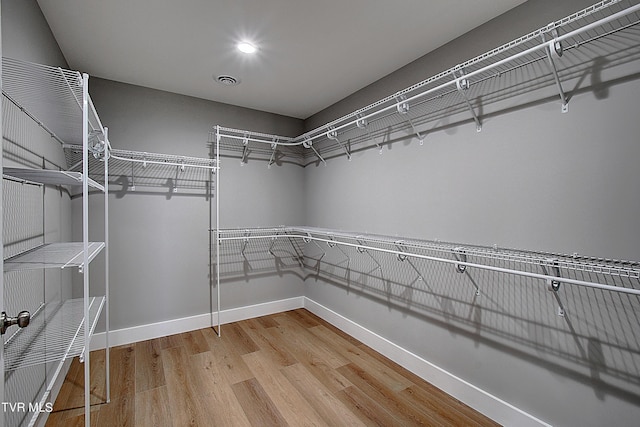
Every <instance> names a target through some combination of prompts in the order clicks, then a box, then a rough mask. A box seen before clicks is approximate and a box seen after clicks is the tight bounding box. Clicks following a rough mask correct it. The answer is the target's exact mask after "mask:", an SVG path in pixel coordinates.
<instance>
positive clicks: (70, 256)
mask: <svg viewBox="0 0 640 427" xmlns="http://www.w3.org/2000/svg"><path fill="white" fill-rule="evenodd" d="M104 247H105V244H104V242H89V248H88V256H89V262H91V261H92V260H93V259H94V258H95V257H96V255H98V254H99V253H100V251H101V250H102V249H103V248H104ZM83 253H84V244H83V243H82V242H70V243H47V244H44V245H42V246H38V247H37V248H34V249H31V250H29V251H26V252H23V253H21V254H19V255H16V256H13V257H11V258H8V259H5V260H4V271H5V272H9V271H22V270H37V269H41V268H67V267H78V268H79V269H82V267H83V266H84V265H83V261H84V257H83Z"/></svg>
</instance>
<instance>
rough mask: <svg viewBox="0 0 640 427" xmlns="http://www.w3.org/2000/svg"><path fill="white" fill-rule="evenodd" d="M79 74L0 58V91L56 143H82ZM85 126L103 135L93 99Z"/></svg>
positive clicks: (80, 76) (89, 102) (90, 102)
mask: <svg viewBox="0 0 640 427" xmlns="http://www.w3.org/2000/svg"><path fill="white" fill-rule="evenodd" d="M82 85H83V79H82V74H81V73H79V72H78V71H71V70H65V69H63V68H59V67H50V66H47V65H41V64H35V63H31V62H26V61H20V60H17V59H12V58H7V57H3V58H2V94H3V96H5V97H6V98H7V99H8V100H9V101H11V102H13V103H14V104H16V105H17V106H18V107H19V108H20V109H21V110H22V111H23V112H24V113H25V114H27V115H28V116H29V117H31V118H32V119H33V120H34V121H35V122H36V123H37V124H38V125H40V126H41V127H42V128H43V129H45V130H46V131H47V132H48V133H49V134H50V135H51V136H52V137H53V138H54V139H56V140H57V141H58V142H60V143H61V144H62V143H69V144H82ZM88 120H89V129H90V132H91V133H92V134H93V135H97V134H100V135H101V136H102V137H104V127H103V126H102V123H101V121H100V118H99V117H98V114H97V112H96V110H95V107H94V105H93V102H92V101H91V99H90V98H89V101H88Z"/></svg>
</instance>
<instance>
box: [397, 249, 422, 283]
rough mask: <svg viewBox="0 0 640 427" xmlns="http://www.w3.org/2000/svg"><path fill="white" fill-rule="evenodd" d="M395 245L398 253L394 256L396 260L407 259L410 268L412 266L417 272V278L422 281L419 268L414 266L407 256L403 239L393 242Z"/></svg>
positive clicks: (402, 260)
mask: <svg viewBox="0 0 640 427" xmlns="http://www.w3.org/2000/svg"><path fill="white" fill-rule="evenodd" d="M395 245H396V249H398V253H397V254H396V258H397V259H398V261H400V262H404V261H407V263H408V264H409V265H410V266H411V268H413V269H414V270H415V272H416V273H418V280H419V281H420V282H422V281H424V277H422V273H421V272H420V270H418V267H416V266H415V264H414V263H413V262H411V259H410V258H409V257H408V255H407V248H406V247H405V246H404V241H402V240H397V241H396V242H395Z"/></svg>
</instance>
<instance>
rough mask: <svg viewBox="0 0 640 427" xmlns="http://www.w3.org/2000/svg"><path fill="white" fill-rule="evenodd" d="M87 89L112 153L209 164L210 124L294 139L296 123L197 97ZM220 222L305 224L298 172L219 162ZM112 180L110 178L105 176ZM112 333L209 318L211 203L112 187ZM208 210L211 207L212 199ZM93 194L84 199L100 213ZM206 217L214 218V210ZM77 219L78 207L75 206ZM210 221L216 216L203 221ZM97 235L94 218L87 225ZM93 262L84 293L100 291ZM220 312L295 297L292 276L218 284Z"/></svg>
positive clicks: (98, 84) (100, 83)
mask: <svg viewBox="0 0 640 427" xmlns="http://www.w3.org/2000/svg"><path fill="white" fill-rule="evenodd" d="M89 84H90V92H91V96H92V99H93V100H94V103H95V104H96V106H97V110H98V114H99V115H100V117H101V119H102V121H103V123H104V124H105V126H108V127H109V129H110V133H109V136H110V141H111V144H112V146H113V147H114V148H122V149H128V150H135V151H149V152H155V153H167V154H179V155H188V156H197V157H205V158H206V157H208V156H209V154H210V148H209V144H208V132H209V131H210V129H211V127H212V126H213V125H214V124H220V125H222V126H228V127H239V126H243V125H245V124H247V123H252V128H253V129H255V130H258V131H262V132H269V133H277V134H284V135H295V134H297V133H300V132H301V128H302V121H300V120H296V119H290V118H286V117H282V116H277V115H274V114H268V113H262V112H258V111H255V110H248V109H243V108H238V107H232V106H229V105H224V104H219V103H214V102H209V101H204V100H201V99H196V98H191V97H186V96H180V95H175V94H171V93H167V92H161V91H157V90H152V89H146V88H142V87H136V86H132V85H126V84H122V83H116V82H112V81H107V80H101V79H91V80H90V83H89ZM221 167H222V175H221V184H220V192H221V196H220V197H221V201H222V203H221V213H220V216H221V221H222V226H223V227H236V226H243V227H244V226H265V225H274V224H275V225H277V224H280V223H282V222H285V223H295V224H300V223H302V222H304V216H303V213H304V210H303V205H302V204H301V203H300V200H302V199H303V184H304V179H303V176H304V169H303V168H301V167H299V166H294V165H286V164H285V165H283V166H282V167H274V168H272V169H267V165H266V163H265V162H260V161H252V160H251V159H250V160H249V161H248V163H247V164H245V165H244V166H240V161H239V160H237V159H227V158H223V159H222V166H221ZM114 178H116V179H117V177H114ZM110 190H111V191H113V192H114V193H113V194H112V196H111V198H110V210H109V220H110V236H109V239H110V256H111V269H110V272H111V278H110V283H111V293H110V296H111V319H112V323H111V328H113V329H121V328H126V327H131V326H139V325H146V324H150V323H155V322H160V321H166V320H171V319H178V318H184V317H188V316H193V315H199V314H204V313H208V312H209V311H210V300H211V298H210V293H209V292H210V290H209V286H210V281H209V260H208V256H209V250H208V247H209V233H208V228H209V221H210V211H209V209H210V203H209V199H208V198H207V196H206V194H205V193H204V191H192V190H189V189H181V188H180V185H179V180H178V192H177V193H173V194H169V193H168V191H167V190H166V189H161V190H159V189H154V188H144V187H143V186H140V185H137V186H136V191H135V192H132V191H128V192H123V191H122V187H121V186H118V185H111V186H110ZM213 202H214V209H215V200H213ZM102 203H103V202H102V200H101V196H100V195H94V196H92V197H91V205H92V206H95V209H96V211H98V212H99V210H100V209H101V206H102ZM214 212H215V211H214ZM74 213H75V216H76V217H78V216H79V215H80V200H79V199H77V200H74ZM212 221H213V224H215V215H213V216H212ZM90 228H91V230H92V233H95V235H96V236H100V235H101V228H102V216H101V215H100V214H99V215H98V217H97V218H96V219H95V220H94V221H92V222H90ZM100 262H101V261H100V260H97V262H95V263H93V264H92V266H91V268H92V286H95V288H94V289H96V292H98V293H100V292H101V290H100V288H101V286H103V282H104V280H103V279H102V275H103V266H101V264H100ZM221 292H222V308H223V309H226V308H233V307H239V306H247V305H251V304H257V303H261V302H266V301H272V300H279V299H283V298H289V297H293V296H300V295H302V292H303V285H302V282H301V281H300V279H299V278H298V277H294V276H285V277H283V278H281V277H279V276H277V275H276V274H272V275H270V276H267V277H263V278H260V279H257V278H256V279H254V280H252V282H251V286H249V285H248V284H247V282H246V280H244V279H243V280H239V281H237V282H235V281H233V282H230V283H225V286H224V287H223V288H222V289H221Z"/></svg>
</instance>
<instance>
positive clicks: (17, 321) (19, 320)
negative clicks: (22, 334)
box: [0, 311, 31, 335]
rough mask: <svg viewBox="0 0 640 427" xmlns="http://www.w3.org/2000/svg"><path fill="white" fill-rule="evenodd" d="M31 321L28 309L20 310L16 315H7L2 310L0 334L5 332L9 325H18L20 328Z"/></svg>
mask: <svg viewBox="0 0 640 427" xmlns="http://www.w3.org/2000/svg"><path fill="white" fill-rule="evenodd" d="M30 321H31V314H29V312H28V311H21V312H20V313H18V315H17V316H16V317H9V316H7V313H5V312H4V311H3V312H2V314H0V334H2V335H4V333H5V332H7V329H8V328H9V326H12V325H18V326H19V327H20V328H24V327H26V326H27V325H29V322H30Z"/></svg>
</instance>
